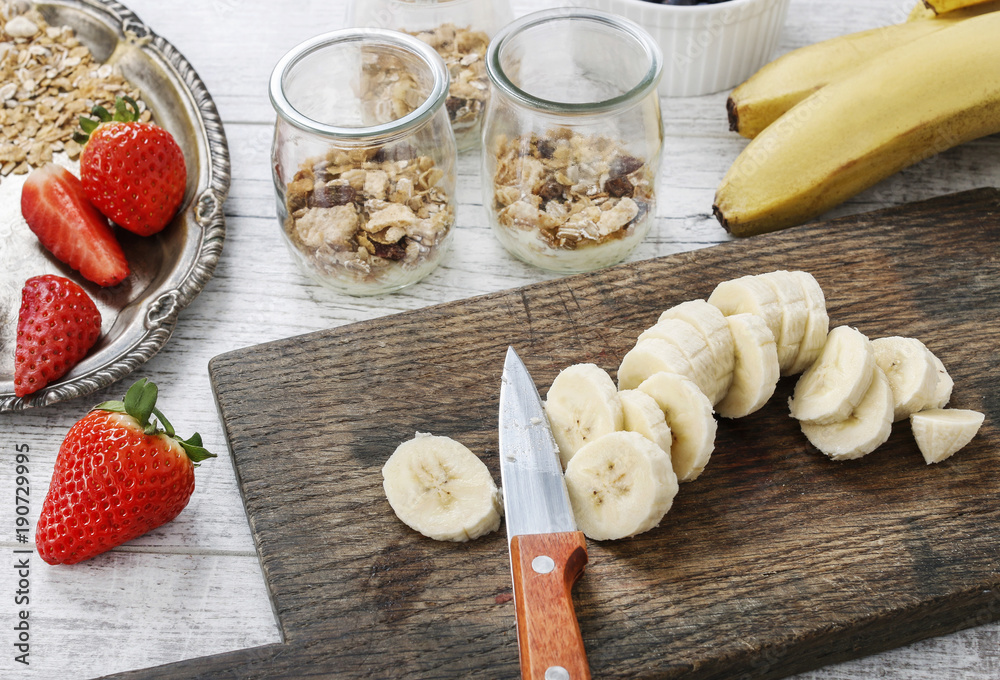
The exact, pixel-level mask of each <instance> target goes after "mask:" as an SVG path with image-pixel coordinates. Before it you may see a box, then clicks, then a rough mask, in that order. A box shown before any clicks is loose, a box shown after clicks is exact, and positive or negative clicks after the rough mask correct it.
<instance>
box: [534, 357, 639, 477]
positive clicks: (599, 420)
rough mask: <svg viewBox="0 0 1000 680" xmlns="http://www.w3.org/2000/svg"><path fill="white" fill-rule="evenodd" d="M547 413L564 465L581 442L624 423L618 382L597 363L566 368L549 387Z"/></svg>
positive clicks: (611, 430)
mask: <svg viewBox="0 0 1000 680" xmlns="http://www.w3.org/2000/svg"><path fill="white" fill-rule="evenodd" d="M545 414H546V415H547V416H548V418H549V425H551V427H552V435H553V436H554V437H555V440H556V444H558V445H559V458H560V459H561V460H562V464H563V468H565V467H566V465H568V464H569V461H570V459H571V458H572V457H573V456H574V455H575V454H576V452H577V450H578V449H579V448H580V447H581V446H583V445H584V444H586V443H587V442H589V441H593V440H594V439H597V438H598V437H601V436H603V435H606V434H609V433H611V432H617V431H618V430H620V429H622V427H624V414H623V413H622V403H621V400H620V399H619V398H618V390H617V389H616V388H615V383H614V381H613V380H612V379H611V376H609V375H608V374H607V371H605V370H604V369H602V368H601V367H600V366H597V365H596V364H574V365H573V366H570V367H568V368H565V369H563V370H562V371H561V372H560V373H559V375H557V376H556V379H555V380H553V381H552V386H551V387H549V392H548V394H547V395H546V398H545Z"/></svg>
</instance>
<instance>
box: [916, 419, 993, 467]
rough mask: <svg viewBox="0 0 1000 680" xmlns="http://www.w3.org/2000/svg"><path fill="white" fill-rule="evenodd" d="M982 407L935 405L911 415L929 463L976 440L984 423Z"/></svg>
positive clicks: (917, 436) (918, 444)
mask: <svg viewBox="0 0 1000 680" xmlns="http://www.w3.org/2000/svg"><path fill="white" fill-rule="evenodd" d="M984 417H985V416H984V415H983V414H982V413H979V412H978V411H968V410H966V409H959V408H934V409H928V410H926V411H920V412H919V413H914V414H912V415H911V416H910V427H911V428H912V430H913V438H914V439H916V440H917V448H919V449H920V453H921V454H923V456H924V460H925V461H927V464H928V465H930V464H931V463H940V462H941V461H942V460H944V459H945V458H948V457H950V456H952V455H954V453H955V452H956V451H958V450H959V449H961V448H962V447H963V446H965V445H966V444H968V443H969V442H970V441H972V438H973V437H975V436H976V433H977V432H979V428H980V427H981V426H982V424H983V419H984Z"/></svg>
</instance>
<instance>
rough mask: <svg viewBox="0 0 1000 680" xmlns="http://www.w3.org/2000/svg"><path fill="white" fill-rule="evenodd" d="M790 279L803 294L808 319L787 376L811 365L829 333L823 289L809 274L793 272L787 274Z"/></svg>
mask: <svg viewBox="0 0 1000 680" xmlns="http://www.w3.org/2000/svg"><path fill="white" fill-rule="evenodd" d="M789 273H790V274H791V275H792V278H794V279H795V280H797V281H798V282H799V285H800V286H801V287H802V291H803V292H804V293H805V297H806V305H807V306H808V308H809V318H808V320H807V321H806V329H805V332H804V333H803V334H802V342H801V343H800V344H799V353H798V354H797V355H796V357H795V361H794V362H793V363H792V366H791V368H789V369H788V374H789V375H796V374H798V373H802V372H803V371H804V370H806V369H807V368H809V367H810V366H812V365H813V362H814V361H816V359H818V358H819V355H820V352H822V351H823V345H825V344H826V336H827V334H828V333H829V332H830V315H829V314H828V313H827V311H826V296H825V295H824V294H823V288H822V287H820V285H819V281H817V280H816V277H814V276H813V275H812V274H810V273H809V272H804V271H793V272H789Z"/></svg>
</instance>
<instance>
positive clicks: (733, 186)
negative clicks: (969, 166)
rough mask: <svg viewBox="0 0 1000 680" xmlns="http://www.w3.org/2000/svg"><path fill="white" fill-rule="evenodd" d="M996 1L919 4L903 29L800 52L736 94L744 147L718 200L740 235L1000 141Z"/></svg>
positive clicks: (735, 118)
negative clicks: (979, 141)
mask: <svg viewBox="0 0 1000 680" xmlns="http://www.w3.org/2000/svg"><path fill="white" fill-rule="evenodd" d="M998 10H1000V0H990V1H984V0H971V1H970V0H927V2H926V5H925V3H921V4H919V5H918V6H917V7H915V8H914V10H913V12H912V13H911V14H910V17H909V20H908V21H907V22H905V23H902V24H895V25H890V26H885V27H882V28H876V29H872V30H869V31H863V32H860V33H855V34H851V35H846V36H841V37H839V38H834V39H832V40H827V41H825V42H821V43H817V44H815V45H810V46H807V47H803V48H800V49H797V50H794V51H792V52H789V53H788V54H786V55H784V56H782V57H781V58H779V59H776V60H775V61H773V62H771V63H770V64H768V65H767V66H765V67H764V68H762V69H761V70H760V71H758V72H757V73H756V74H755V75H754V76H752V77H751V78H750V79H749V80H748V81H747V82H745V83H743V84H742V85H740V86H739V87H737V88H736V89H735V90H734V91H733V93H732V94H731V95H730V97H729V100H728V102H727V104H726V106H727V109H728V111H729V122H730V127H731V128H732V129H733V130H734V131H736V132H739V133H740V134H741V135H743V136H744V137H750V138H751V142H750V144H748V145H747V147H746V148H745V149H744V150H743V152H742V153H741V154H740V155H739V157H738V158H737V159H736V161H735V162H734V163H733V165H732V167H731V168H730V169H729V172H728V173H727V174H726V176H725V177H724V178H723V180H722V184H721V186H720V187H719V189H718V191H717V192H716V195H715V205H714V206H713V211H714V213H715V215H716V217H717V218H718V219H719V221H720V222H721V223H722V226H723V227H725V228H726V229H727V230H728V231H729V232H731V233H732V234H734V235H736V236H751V235H754V234H761V233H764V232H769V231H775V230H778V229H783V228H785V227H790V226H794V225H797V224H801V223H803V222H805V221H807V220H809V219H812V218H814V217H816V216H818V215H820V214H822V213H824V212H826V211H827V210H829V209H830V208H833V207H834V206H836V205H838V204H839V203H841V202H843V201H844V200H846V199H848V198H850V197H851V196H854V195H855V194H857V193H859V192H861V191H863V190H865V189H867V188H868V187H870V186H872V185H874V184H876V183H878V182H880V181H881V180H883V179H885V178H886V177H889V176H890V175H893V174H895V173H896V172H899V171H900V170H902V169H903V168H905V167H908V166H910V165H912V164H914V163H916V162H918V161H921V160H923V159H924V158H927V157H929V156H932V155H934V154H936V153H940V152H941V151H944V150H946V149H949V148H951V147H953V146H957V145H959V144H962V143H964V142H967V141H970V140H972V139H976V138H978V137H984V136H986V135H990V134H995V133H997V132H1000V39H998V38H1000V11H998Z"/></svg>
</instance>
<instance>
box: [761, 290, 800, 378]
mask: <svg viewBox="0 0 1000 680" xmlns="http://www.w3.org/2000/svg"><path fill="white" fill-rule="evenodd" d="M757 278H759V279H760V280H761V281H763V282H764V283H766V284H767V285H768V286H770V287H771V290H773V291H774V294H775V295H776V296H777V297H778V304H779V305H780V306H781V326H780V329H779V331H778V333H777V334H776V335H775V336H774V341H775V343H776V344H777V349H778V366H779V367H780V369H781V374H782V375H791V374H792V370H791V369H792V367H793V366H794V365H795V361H796V359H797V358H798V355H799V348H800V346H801V345H802V339H803V337H804V336H805V334H806V326H807V324H808V323H809V301H808V300H807V299H806V291H805V288H804V287H803V286H802V284H801V283H800V282H799V281H798V279H797V278H796V277H795V276H793V275H792V272H788V271H775V272H768V273H767V274H760V275H759V276H758V277H757Z"/></svg>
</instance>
